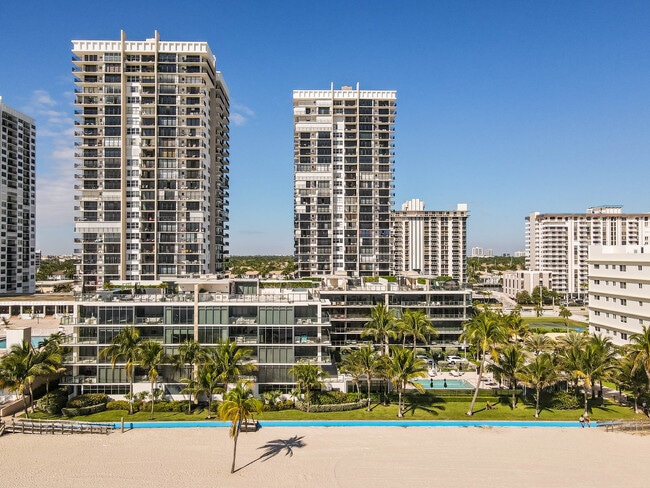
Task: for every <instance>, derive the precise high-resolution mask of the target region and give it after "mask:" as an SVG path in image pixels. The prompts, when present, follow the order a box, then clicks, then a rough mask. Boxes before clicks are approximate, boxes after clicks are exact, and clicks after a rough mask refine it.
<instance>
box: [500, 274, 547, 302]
mask: <svg viewBox="0 0 650 488" xmlns="http://www.w3.org/2000/svg"><path fill="white" fill-rule="evenodd" d="M551 276H552V273H550V272H548V271H528V270H523V269H518V270H516V271H509V272H506V273H503V293H505V294H506V295H508V296H509V297H510V298H516V297H517V294H518V293H521V292H522V291H526V292H528V293H530V294H532V293H533V290H534V289H535V287H538V286H540V285H541V286H543V287H545V288H548V289H549V290H550V289H551V286H552V281H551Z"/></svg>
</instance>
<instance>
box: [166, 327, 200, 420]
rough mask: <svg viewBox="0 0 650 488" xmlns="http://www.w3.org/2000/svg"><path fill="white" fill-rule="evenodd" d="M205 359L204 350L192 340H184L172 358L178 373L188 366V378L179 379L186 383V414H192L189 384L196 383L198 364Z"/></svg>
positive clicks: (191, 393)
mask: <svg viewBox="0 0 650 488" xmlns="http://www.w3.org/2000/svg"><path fill="white" fill-rule="evenodd" d="M205 357H206V350H205V348H204V347H203V346H202V345H201V344H200V343H199V342H198V341H195V340H192V339H186V340H185V341H183V343H182V344H180V345H179V346H178V354H175V355H174V356H173V357H172V362H173V364H174V366H175V367H176V369H177V370H178V371H179V372H182V371H183V370H185V371H186V368H187V365H188V364H189V365H190V374H189V377H188V378H181V382H183V383H186V384H187V387H186V388H184V389H183V392H182V393H183V394H185V393H187V394H188V395H189V399H188V402H187V413H188V414H190V413H192V395H193V392H194V390H193V389H192V387H191V386H190V383H192V382H196V375H197V372H198V367H199V362H201V361H202V360H204V359H205Z"/></svg>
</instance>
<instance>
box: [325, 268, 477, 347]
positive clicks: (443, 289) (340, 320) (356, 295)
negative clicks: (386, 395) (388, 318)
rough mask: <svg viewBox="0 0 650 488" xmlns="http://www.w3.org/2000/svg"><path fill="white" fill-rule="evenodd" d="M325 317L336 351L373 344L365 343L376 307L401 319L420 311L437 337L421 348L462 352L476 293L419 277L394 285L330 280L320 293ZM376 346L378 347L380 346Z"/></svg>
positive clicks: (401, 278)
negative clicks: (382, 308) (384, 309)
mask: <svg viewBox="0 0 650 488" xmlns="http://www.w3.org/2000/svg"><path fill="white" fill-rule="evenodd" d="M320 298H321V299H322V300H323V305H322V307H323V313H324V314H325V315H326V316H327V317H328V318H329V323H330V328H329V333H330V336H331V344H332V346H333V347H335V348H338V349H341V348H346V347H347V348H349V347H357V346H358V345H360V344H365V343H370V342H373V341H372V338H371V337H363V336H362V332H363V330H364V328H365V324H366V323H367V322H368V320H369V319H370V313H371V310H372V308H373V307H374V306H376V305H378V304H383V305H385V306H386V307H388V309H389V310H392V311H394V312H396V313H397V315H398V316H399V315H400V314H401V313H402V312H404V311H405V310H407V309H411V310H422V311H423V312H424V313H425V314H426V315H427V317H428V318H429V319H430V320H431V324H432V325H433V327H434V328H435V329H436V330H437V332H438V336H437V337H435V338H433V337H429V338H428V340H427V344H425V343H424V342H419V343H418V344H419V345H420V346H421V347H425V346H427V345H428V346H429V347H431V346H435V347H438V348H442V350H445V349H446V348H456V349H458V348H459V347H463V344H461V343H460V342H459V338H460V335H461V333H462V332H463V323H464V322H466V321H467V320H469V319H470V318H471V317H472V290H471V289H469V288H466V287H464V286H460V285H458V284H449V283H447V284H444V285H443V284H441V283H440V282H438V281H437V280H435V279H433V278H430V277H423V276H421V275H418V274H417V273H408V274H406V275H404V276H398V277H397V278H396V281H388V280H387V279H384V278H378V280H377V281H374V280H373V281H365V280H364V279H363V278H349V277H346V276H342V275H341V276H330V277H326V278H324V281H323V286H322V287H321V290H320ZM377 345H378V344H376V346H377Z"/></svg>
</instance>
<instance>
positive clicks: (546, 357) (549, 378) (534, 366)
mask: <svg viewBox="0 0 650 488" xmlns="http://www.w3.org/2000/svg"><path fill="white" fill-rule="evenodd" d="M517 376H518V378H519V380H520V381H521V382H522V383H523V384H525V385H526V386H530V387H531V388H535V418H539V398H540V395H541V391H542V389H543V388H546V387H547V386H549V385H552V384H553V383H555V382H556V381H557V370H556V368H555V364H553V358H552V357H551V355H550V354H548V353H545V352H544V353H541V354H539V355H538V356H535V358H534V359H533V360H532V361H531V362H530V363H528V364H527V365H525V366H524V367H523V368H522V369H521V371H520V372H519V373H518V374H517Z"/></svg>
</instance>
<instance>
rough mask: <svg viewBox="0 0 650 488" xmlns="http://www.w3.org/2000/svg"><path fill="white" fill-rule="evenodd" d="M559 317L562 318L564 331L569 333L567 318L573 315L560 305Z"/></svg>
mask: <svg viewBox="0 0 650 488" xmlns="http://www.w3.org/2000/svg"><path fill="white" fill-rule="evenodd" d="M559 315H560V317H562V318H563V319H564V323H565V324H566V331H567V332H569V317H571V315H573V314H572V313H571V310H569V309H568V308H566V307H565V306H564V305H562V306H561V307H560V313H559Z"/></svg>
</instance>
